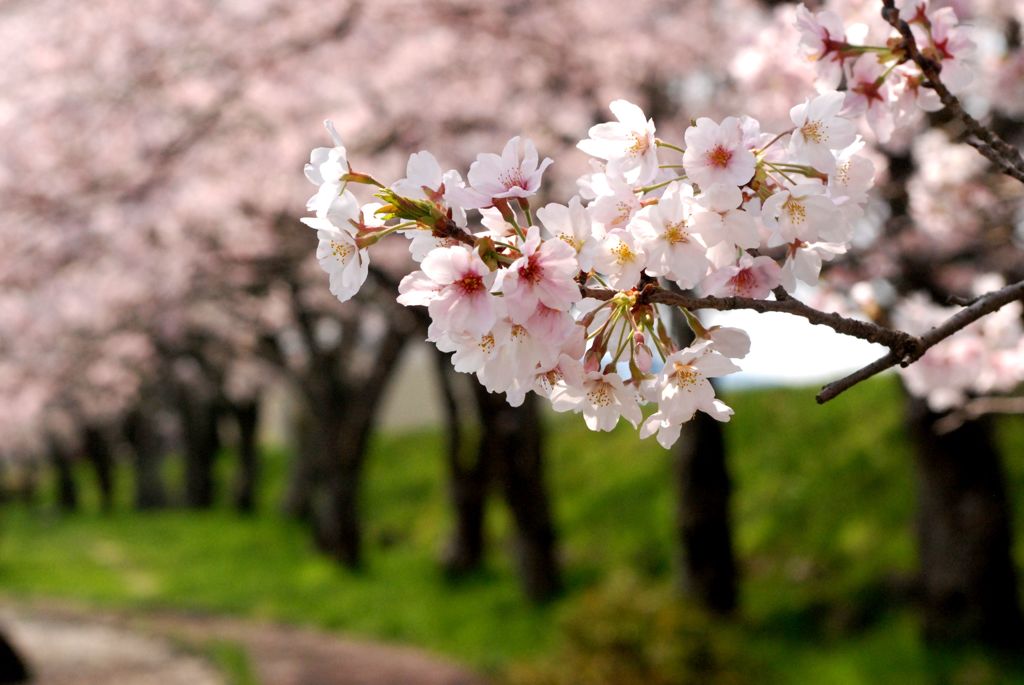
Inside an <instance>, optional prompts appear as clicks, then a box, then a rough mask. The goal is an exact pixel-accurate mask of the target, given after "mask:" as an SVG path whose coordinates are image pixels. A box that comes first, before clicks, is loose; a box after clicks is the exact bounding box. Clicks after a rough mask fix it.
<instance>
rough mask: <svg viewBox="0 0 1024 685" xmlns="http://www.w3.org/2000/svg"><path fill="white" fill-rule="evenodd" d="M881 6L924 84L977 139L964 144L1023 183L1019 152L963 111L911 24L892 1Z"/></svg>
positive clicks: (885, 0)
mask: <svg viewBox="0 0 1024 685" xmlns="http://www.w3.org/2000/svg"><path fill="white" fill-rule="evenodd" d="M882 4H883V5H884V6H883V7H882V18H883V19H885V20H886V21H887V22H889V25H890V26H892V27H893V28H894V29H896V30H897V31H899V33H900V35H901V36H902V37H903V48H904V49H905V50H906V53H907V57H908V58H909V59H911V60H912V61H913V62H914V64H916V65H917V66H918V67H919V68H920V69H921V73H923V74H924V76H925V77H926V78H927V79H928V83H927V85H928V86H929V87H930V88H932V89H933V90H934V91H935V93H936V95H938V96H939V99H940V100H941V101H942V104H943V105H945V107H946V109H947V110H949V113H950V114H952V115H953V116H954V117H955V118H957V119H958V120H959V121H960V122H961V123H963V125H964V126H965V127H966V129H967V131H968V132H969V133H970V134H971V135H973V136H974V138H975V139H976V140H968V141H967V143H968V144H969V145H971V146H972V147H973V148H975V149H976V150H977V151H978V152H980V153H981V154H982V156H984V157H985V158H986V159H988V160H989V161H990V162H992V163H993V164H994V165H996V166H997V167H998V168H999V170H1000V171H1002V172H1003V173H1004V174H1006V175H1007V176H1011V177H1013V178H1015V179H1017V180H1018V181H1020V182H1021V183H1024V158H1022V157H1021V154H1020V151H1019V150H1018V149H1017V148H1015V147H1014V146H1012V145H1010V144H1009V143H1007V142H1006V141H1005V140H1003V139H1002V138H1000V137H999V135H998V134H997V133H996V132H995V131H993V130H992V129H990V128H988V127H987V126H985V125H983V124H982V123H981V122H980V121H978V120H977V119H975V118H974V117H972V116H971V115H970V114H968V113H967V112H966V111H965V110H964V108H963V105H961V104H960V100H959V98H957V97H956V96H955V95H953V94H952V93H951V92H949V88H947V87H946V85H945V84H944V83H943V82H942V79H941V78H940V77H939V72H941V71H942V65H941V64H939V63H938V62H936V61H935V60H933V59H931V58H929V57H927V56H926V55H924V54H923V53H922V52H921V50H920V48H919V47H918V45H917V39H916V38H914V32H913V31H912V30H911V29H910V24H908V23H907V22H906V21H904V20H903V19H901V18H900V12H899V10H898V9H896V5H895V0H882Z"/></svg>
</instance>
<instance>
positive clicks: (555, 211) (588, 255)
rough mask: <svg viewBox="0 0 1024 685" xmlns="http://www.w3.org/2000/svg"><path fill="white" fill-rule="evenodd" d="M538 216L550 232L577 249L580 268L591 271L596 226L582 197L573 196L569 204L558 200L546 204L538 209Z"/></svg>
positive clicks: (595, 243)
mask: <svg viewBox="0 0 1024 685" xmlns="http://www.w3.org/2000/svg"><path fill="white" fill-rule="evenodd" d="M537 218H538V219H540V222H541V224H542V225H543V226H544V228H545V229H547V231H548V233H549V234H551V235H552V236H554V237H555V238H557V239H558V240H561V241H562V242H564V243H566V244H568V245H569V246H570V247H572V249H573V250H575V251H576V254H577V258H578V260H579V266H580V269H582V270H584V271H590V269H591V268H592V267H593V264H594V249H595V247H596V245H597V242H596V241H595V240H593V239H592V237H593V235H594V226H593V221H592V220H591V218H590V212H589V211H588V210H587V208H586V207H584V206H583V202H582V200H580V197H579V196H578V195H575V196H573V197H572V199H570V200H569V204H568V205H560V204H558V203H556V202H552V203H550V204H547V205H544V206H543V207H541V208H539V209H538V210H537Z"/></svg>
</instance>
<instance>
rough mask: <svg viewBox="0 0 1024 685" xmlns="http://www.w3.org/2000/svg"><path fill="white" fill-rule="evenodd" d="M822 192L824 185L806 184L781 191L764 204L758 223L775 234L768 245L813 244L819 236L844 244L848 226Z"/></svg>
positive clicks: (815, 182)
mask: <svg viewBox="0 0 1024 685" xmlns="http://www.w3.org/2000/svg"><path fill="white" fill-rule="evenodd" d="M825 191H826V188H825V186H824V185H823V184H821V183H819V182H817V181H808V182H805V183H798V184H797V185H795V186H793V187H791V188H784V189H782V190H780V191H779V192H777V193H775V194H774V195H772V196H771V197H769V198H768V199H767V200H765V201H764V206H763V207H762V209H761V220H762V221H763V222H764V225H765V226H767V227H768V228H769V229H770V230H772V231H774V232H775V234H774V236H773V241H771V242H770V243H769V244H773V243H774V244H776V245H778V244H782V243H791V242H793V241H794V240H802V241H804V242H816V241H817V240H818V239H819V236H821V237H823V238H825V239H826V240H836V241H840V240H845V239H846V237H847V236H846V233H847V230H848V228H847V224H846V222H845V221H843V220H842V216H841V215H840V213H839V210H838V209H837V208H836V205H835V203H833V202H832V200H831V199H829V198H828V197H826V196H825Z"/></svg>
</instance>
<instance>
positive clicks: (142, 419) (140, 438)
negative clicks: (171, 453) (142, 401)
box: [124, 407, 167, 511]
mask: <svg viewBox="0 0 1024 685" xmlns="http://www.w3.org/2000/svg"><path fill="white" fill-rule="evenodd" d="M149 409H150V408H148V407H147V409H146V410H136V411H133V412H132V413H131V414H129V415H128V417H127V419H126V420H125V426H124V435H125V439H126V440H127V441H128V444H129V446H130V447H131V449H132V461H133V463H134V466H135V508H136V509H138V510H140V511H145V510H148V509H160V508H162V507H166V506H167V488H166V487H165V486H164V480H163V473H162V472H161V465H162V463H163V454H162V453H161V444H160V437H159V435H157V432H156V430H155V427H154V426H153V423H152V417H151V415H150V414H149Z"/></svg>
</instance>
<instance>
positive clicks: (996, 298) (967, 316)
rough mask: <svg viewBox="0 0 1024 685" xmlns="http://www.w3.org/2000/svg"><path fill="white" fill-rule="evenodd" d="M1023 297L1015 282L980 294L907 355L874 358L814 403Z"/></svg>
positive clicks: (905, 361) (903, 362)
mask: <svg viewBox="0 0 1024 685" xmlns="http://www.w3.org/2000/svg"><path fill="white" fill-rule="evenodd" d="M1022 298H1024V281H1019V282H1017V283H1013V284H1011V285H1008V286H1006V287H1005V288H1000V289H999V290H994V291H992V292H990V293H988V294H987V295H983V296H982V297H979V298H978V299H977V300H975V301H974V303H973V304H971V305H970V306H968V307H964V308H963V309H961V310H960V311H958V312H957V313H956V314H954V315H953V316H951V317H949V318H948V319H946V320H945V321H944V322H943V323H942V324H940V325H939V326H936V327H935V328H933V329H931V330H930V331H928V332H927V333H925V334H924V335H922V336H921V337H919V338H915V341H916V345H915V347H913V348H911V350H910V351H909V352H908V353H904V354H900V353H899V352H898V351H897V350H895V349H892V348H890V350H889V352H888V353H887V354H886V355H885V356H883V357H880V358H879V359H876V360H875V361H873V362H872V363H870V364H868V365H867V366H865V367H863V368H861V369H858V370H857V371H854V372H853V373H851V374H850V375H849V376H846V377H845V378H840V379H839V380H838V381H835V382H833V383H829V384H828V385H826V386H825V387H824V388H822V389H821V392H819V393H818V397H817V400H818V403H819V404H824V403H825V402H828V401H829V400H831V399H833V398H835V397H836V396H837V395H839V394H840V393H842V392H843V391H845V390H848V389H849V388H852V387H853V386H854V385H856V384H857V383H860V382H861V381H863V380H865V379H867V378H870V377H871V376H874V375H875V374H876V373H879V372H880V371H884V370H885V369H888V368H890V367H893V366H896V365H897V364H899V365H900V366H904V367H905V366H908V365H910V364H912V363H914V362H916V361H917V360H918V359H920V358H921V357H922V355H924V353H925V352H927V351H928V350H929V349H930V348H932V347H934V346H935V345H937V344H938V343H940V342H942V341H943V340H945V339H946V338H948V337H950V336H951V335H953V334H954V333H956V332H957V331H961V330H963V329H964V328H966V327H967V326H969V325H970V324H972V323H974V322H975V321H977V320H978V319H980V318H982V317H983V316H986V315H988V314H991V313H993V312H995V311H996V310H998V309H1001V308H1002V307H1004V306H1005V305H1007V304H1009V303H1011V302H1014V301H1016V300H1020V299H1022Z"/></svg>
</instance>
